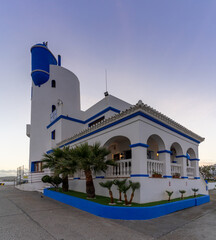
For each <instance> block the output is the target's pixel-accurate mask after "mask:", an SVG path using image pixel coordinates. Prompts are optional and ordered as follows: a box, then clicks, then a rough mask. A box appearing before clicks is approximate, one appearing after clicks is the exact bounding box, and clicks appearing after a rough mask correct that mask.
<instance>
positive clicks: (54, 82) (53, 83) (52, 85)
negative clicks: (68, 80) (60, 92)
mask: <svg viewBox="0 0 216 240" xmlns="http://www.w3.org/2000/svg"><path fill="white" fill-rule="evenodd" d="M51 87H52V88H56V81H55V80H52V82H51Z"/></svg>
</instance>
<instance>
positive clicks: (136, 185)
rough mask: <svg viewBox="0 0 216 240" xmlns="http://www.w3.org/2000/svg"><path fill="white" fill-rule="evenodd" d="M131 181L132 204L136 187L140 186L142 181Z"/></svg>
mask: <svg viewBox="0 0 216 240" xmlns="http://www.w3.org/2000/svg"><path fill="white" fill-rule="evenodd" d="M129 183H130V187H131V189H132V193H131V197H130V201H129V204H131V203H132V201H133V198H134V192H135V190H136V189H139V188H140V183H139V182H135V183H133V182H132V181H129Z"/></svg>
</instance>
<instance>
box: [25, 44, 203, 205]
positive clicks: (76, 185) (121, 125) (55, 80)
mask: <svg viewBox="0 0 216 240" xmlns="http://www.w3.org/2000/svg"><path fill="white" fill-rule="evenodd" d="M31 53H32V74H31V75H32V80H33V82H32V97H31V124H30V125H27V135H28V136H29V137H30V160H29V167H30V170H31V174H30V176H29V180H30V179H31V180H30V183H31V184H29V186H30V187H31V189H38V188H41V187H42V185H43V183H42V182H41V177H42V176H43V175H45V174H46V173H47V172H48V171H45V172H43V171H42V168H41V166H42V165H41V159H42V155H43V153H45V152H47V153H49V152H50V151H51V149H52V148H55V147H60V148H62V147H64V146H71V147H73V146H75V145H78V144H80V143H84V142H88V143H89V144H93V143H95V142H98V141H99V142H100V143H101V144H102V145H103V146H106V147H107V148H108V149H109V150H110V151H111V154H110V156H109V158H112V159H115V161H116V163H117V166H116V167H109V168H108V170H107V172H106V173H105V174H102V173H101V174H98V175H95V176H94V177H95V180H94V182H95V187H96V194H99V195H107V192H106V191H105V189H103V188H101V187H100V186H99V184H98V183H99V182H101V181H105V180H106V179H107V178H109V179H110V178H111V179H114V178H117V177H118V178H125V177H126V178H129V179H131V180H132V181H136V182H137V181H139V182H140V184H141V188H140V189H139V190H138V191H137V193H136V195H135V201H136V202H141V203H144V202H149V201H157V200H160V199H164V198H166V194H165V191H166V190H173V191H174V194H173V197H179V190H182V189H183V190H186V191H187V193H186V194H187V195H192V190H191V188H199V192H200V193H203V194H208V192H207V191H206V184H205V182H204V181H203V180H202V179H200V175H199V154H198V147H199V143H201V142H202V141H203V140H204V138H202V137H200V136H199V135H197V134H195V133H193V132H192V131H190V130H188V129H186V128H185V127H183V126H182V125H180V124H178V123H176V122H175V121H173V120H172V119H170V118H168V117H167V116H165V115H163V114H162V113H160V112H158V111H156V110H155V109H153V108H151V107H149V106H147V105H146V104H143V103H142V101H139V102H138V103H137V104H136V105H131V104H129V103H127V102H125V101H123V100H121V99H119V98H117V97H115V96H112V95H109V94H108V93H106V94H105V97H104V98H103V99H102V100H101V101H99V102H97V103H96V104H95V105H93V106H92V107H90V108H89V109H88V110H86V111H82V110H81V108H80V87H79V80H78V78H77V77H76V75H75V74H74V73H72V72H71V71H69V70H67V69H65V68H63V67H62V66H61V58H60V56H59V57H58V61H57V59H56V58H55V57H54V55H53V54H52V53H51V51H50V50H49V49H48V47H47V45H46V44H36V45H34V46H33V47H32V48H31ZM173 104H175V103H173ZM154 173H158V174H161V176H162V178H154ZM70 188H71V189H74V190H79V191H85V180H84V174H83V173H82V172H79V173H77V174H75V176H73V178H71V180H70Z"/></svg>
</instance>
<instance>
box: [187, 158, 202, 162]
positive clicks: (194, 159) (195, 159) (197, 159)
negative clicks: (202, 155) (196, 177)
mask: <svg viewBox="0 0 216 240" xmlns="http://www.w3.org/2000/svg"><path fill="white" fill-rule="evenodd" d="M189 160H190V161H200V159H199V158H193V159H189Z"/></svg>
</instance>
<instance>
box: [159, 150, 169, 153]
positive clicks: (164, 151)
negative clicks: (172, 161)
mask: <svg viewBox="0 0 216 240" xmlns="http://www.w3.org/2000/svg"><path fill="white" fill-rule="evenodd" d="M157 153H169V154H172V152H171V151H169V150H161V151H158V152H157Z"/></svg>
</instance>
